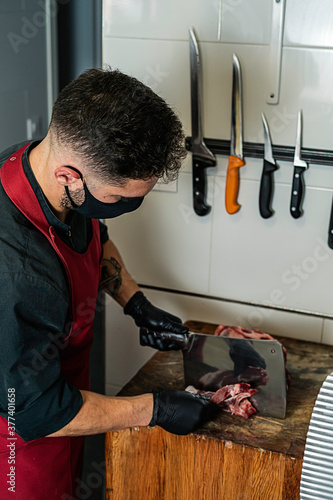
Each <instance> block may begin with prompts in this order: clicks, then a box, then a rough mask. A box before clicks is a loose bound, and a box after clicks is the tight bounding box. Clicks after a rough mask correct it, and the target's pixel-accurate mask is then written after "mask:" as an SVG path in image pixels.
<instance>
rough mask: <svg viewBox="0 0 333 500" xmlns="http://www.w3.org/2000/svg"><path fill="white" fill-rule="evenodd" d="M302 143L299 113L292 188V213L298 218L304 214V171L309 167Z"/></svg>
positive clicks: (299, 116) (300, 115) (299, 115)
mask: <svg viewBox="0 0 333 500" xmlns="http://www.w3.org/2000/svg"><path fill="white" fill-rule="evenodd" d="M301 145H302V113H301V111H299V113H298V123H297V134H296V146H295V155H294V175H293V185H292V190H291V201H290V213H291V215H292V216H293V217H294V219H298V218H299V217H301V215H302V214H303V209H302V203H303V198H304V190H305V185H304V179H303V173H304V171H305V170H306V169H307V168H308V167H309V166H308V164H307V163H306V161H304V160H301Z"/></svg>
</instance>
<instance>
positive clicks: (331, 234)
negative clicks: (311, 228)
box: [328, 199, 333, 249]
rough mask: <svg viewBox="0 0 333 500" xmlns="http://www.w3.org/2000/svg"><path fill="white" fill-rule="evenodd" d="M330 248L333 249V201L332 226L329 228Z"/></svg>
mask: <svg viewBox="0 0 333 500" xmlns="http://www.w3.org/2000/svg"><path fill="white" fill-rule="evenodd" d="M328 246H329V247H330V248H332V249H333V199H332V207H331V217H330V225H329V228H328Z"/></svg>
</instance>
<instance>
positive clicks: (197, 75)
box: [189, 28, 216, 216]
mask: <svg viewBox="0 0 333 500" xmlns="http://www.w3.org/2000/svg"><path fill="white" fill-rule="evenodd" d="M189 32H190V67H191V123H192V142H191V152H192V189H193V208H194V211H195V213H196V214H197V215H200V216H203V215H207V214H208V213H209V212H210V210H211V207H210V206H209V205H208V204H207V201H206V196H207V181H206V168H207V167H214V166H215V165H216V158H215V156H214V154H213V153H212V152H211V151H210V150H209V149H208V148H207V146H206V144H205V141H204V139H203V133H202V110H201V107H202V89H201V82H202V75H201V61H200V52H199V46H198V42H197V39H196V36H195V33H194V30H193V28H189Z"/></svg>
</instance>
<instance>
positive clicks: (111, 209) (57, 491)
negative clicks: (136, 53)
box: [0, 70, 213, 500]
mask: <svg viewBox="0 0 333 500" xmlns="http://www.w3.org/2000/svg"><path fill="white" fill-rule="evenodd" d="M184 156H185V150H184V134H183V131H182V127H181V124H180V122H179V120H178V119H177V117H176V116H175V114H174V113H173V111H172V110H171V109H170V108H169V107H168V106H167V105H166V103H165V102H164V101H163V100H162V99H161V98H160V97H158V96H157V95H156V94H154V92H152V90H151V89H149V88H148V87H146V86H145V85H143V84H142V83H140V82H139V81H138V80H136V79H134V78H131V77H129V76H127V75H124V74H122V73H120V72H119V71H111V70H89V71H87V72H85V73H83V74H82V75H81V76H79V77H78V78H77V79H76V80H75V81H74V82H72V83H71V84H70V85H68V86H67V87H66V88H65V89H64V90H63V91H62V92H61V93H60V94H59V96H58V99H57V101H56V102H55V105H54V109H53V114H52V119H51V123H50V127H49V131H48V134H47V135H46V137H45V138H44V140H42V141H36V142H33V143H31V144H25V145H23V146H21V147H14V148H11V150H7V151H5V152H4V153H3V154H2V156H1V161H0V165H1V169H0V180H1V184H0V209H1V214H2V217H1V222H0V224H1V230H0V255H1V258H0V280H1V314H2V321H1V329H0V332H1V352H0V367H1V368H0V369H1V372H2V378H1V391H0V415H1V416H0V441H1V447H0V474H1V480H0V481H1V483H0V484H1V499H2V500H5V499H7V498H15V499H19V500H23V499H24V500H27V499H29V500H45V499H48V500H56V499H63V500H64V499H69V498H73V496H74V493H73V492H74V487H75V484H76V483H75V479H77V478H78V477H79V475H80V469H81V464H82V446H83V436H85V435H88V434H96V433H104V432H107V431H114V430H120V429H124V428H127V427H132V426H145V425H160V426H162V427H163V428H164V429H166V430H168V431H170V432H173V433H176V434H186V433H188V432H191V431H193V430H194V429H195V428H197V427H198V426H200V425H201V424H202V423H203V422H204V421H206V420H207V419H209V418H210V417H211V415H212V413H211V411H212V407H213V405H212V404H211V403H209V401H208V400H207V399H205V398H201V397H195V396H193V395H191V394H188V393H185V391H160V392H154V393H153V394H143V395H141V396H137V397H131V398H130V397H129V398H117V397H107V396H104V395H100V394H96V393H93V392H91V391H89V352H90V347H91V343H92V337H93V317H92V315H91V307H92V305H93V306H94V305H95V303H96V297H97V291H98V288H99V281H100V277H101V273H100V270H101V268H102V279H101V284H100V286H102V287H103V289H104V290H105V291H107V292H108V293H109V294H111V295H112V296H113V297H114V299H115V300H116V301H117V302H118V303H119V304H120V305H121V306H122V307H124V313H125V314H129V315H131V316H132V317H133V319H134V320H135V322H136V324H137V325H138V326H145V327H147V328H151V329H155V330H159V331H162V330H168V331H173V332H176V333H179V334H184V333H185V332H186V331H187V328H186V327H185V326H184V325H182V322H181V320H180V319H179V318H177V317H175V316H173V315H172V314H169V313H168V312H166V311H162V310H160V309H158V308H156V307H154V306H153V305H152V304H151V303H150V302H149V301H148V300H147V299H146V297H145V296H144V294H143V293H142V292H141V291H140V290H139V287H138V285H137V283H136V282H135V281H134V280H133V279H132V278H131V276H130V275H129V273H128V272H127V270H126V268H125V266H124V264H123V262H122V259H121V256H120V255H119V253H118V251H117V248H116V247H115V245H114V244H113V243H112V242H111V240H110V239H109V238H108V234H107V229H106V227H105V226H104V225H102V224H101V223H100V222H99V220H98V219H103V218H112V217H117V216H120V215H121V214H123V213H126V212H130V211H132V210H135V209H137V208H138V207H139V206H140V204H141V203H142V201H143V199H144V197H145V196H146V195H147V194H148V193H149V191H150V190H151V189H152V188H153V187H154V185H155V183H156V181H157V180H158V179H159V178H161V177H165V178H167V179H171V178H175V177H176V176H177V174H178V171H179V168H180V164H181V160H182V159H183V158H184ZM147 344H148V345H151V346H152V347H157V348H160V349H165V348H168V347H170V346H168V345H164V344H163V343H162V344H155V343H154V341H153V340H152V339H147ZM171 347H172V346H171ZM14 493H15V495H14Z"/></svg>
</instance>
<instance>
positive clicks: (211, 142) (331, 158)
mask: <svg viewBox="0 0 333 500" xmlns="http://www.w3.org/2000/svg"><path fill="white" fill-rule="evenodd" d="M204 141H205V143H206V145H207V147H208V148H209V149H210V150H211V151H212V152H213V153H214V154H218V155H225V156H229V154H230V141H229V140H224V139H209V138H204ZM191 146H192V138H191V137H186V149H187V150H188V151H191ZM272 149H273V156H274V158H275V159H276V160H281V161H290V162H293V161H294V154H295V148H294V147H292V146H277V145H275V146H274V145H273V146H272ZM243 152H244V156H247V157H249V158H261V159H262V158H263V156H264V145H263V144H261V143H259V142H258V143H256V142H243ZM301 158H302V160H305V161H306V162H308V163H316V164H318V165H327V166H331V167H333V151H330V150H319V149H310V148H308V149H307V148H302V150H301Z"/></svg>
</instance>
